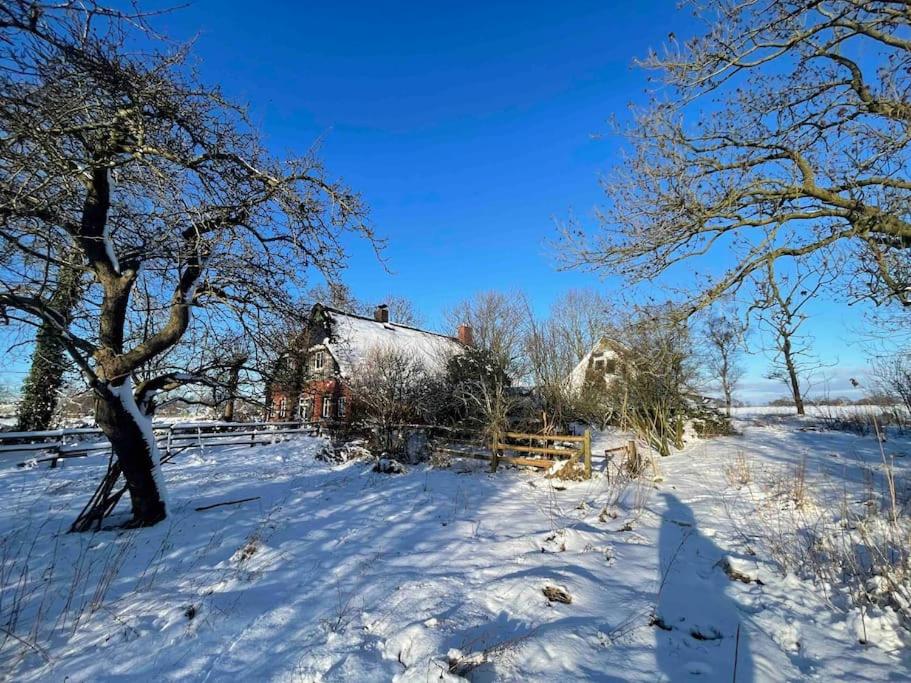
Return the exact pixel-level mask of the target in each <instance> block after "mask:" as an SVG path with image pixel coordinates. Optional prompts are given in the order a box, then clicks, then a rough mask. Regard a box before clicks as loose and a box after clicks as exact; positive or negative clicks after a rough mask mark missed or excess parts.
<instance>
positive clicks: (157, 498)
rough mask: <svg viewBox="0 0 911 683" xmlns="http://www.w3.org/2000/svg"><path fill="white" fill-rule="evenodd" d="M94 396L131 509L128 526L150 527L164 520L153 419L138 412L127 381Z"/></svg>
mask: <svg viewBox="0 0 911 683" xmlns="http://www.w3.org/2000/svg"><path fill="white" fill-rule="evenodd" d="M100 393H101V395H99V394H98V393H96V398H95V421H96V422H97V423H98V426H99V427H100V428H101V430H102V431H103V432H104V433H105V435H106V436H107V437H108V439H109V440H110V442H111V446H112V447H113V450H114V454H115V455H116V456H117V462H118V464H119V465H120V469H121V471H122V472H123V477H124V479H126V483H127V491H128V493H129V494H130V502H131V504H132V508H133V520H132V522H131V523H130V526H152V525H153V524H157V523H158V522H160V521H161V520H163V519H164V518H165V516H166V514H167V513H166V509H165V499H164V494H165V491H164V482H163V479H162V477H161V464H160V458H159V453H158V445H157V444H156V443H155V435H154V433H153V432H152V419H151V418H150V417H148V416H146V415H144V414H142V412H140V410H139V408H138V407H137V406H136V401H135V400H134V398H133V392H132V387H131V386H130V382H129V381H128V380H127V381H125V382H123V383H122V384H120V385H117V386H115V385H113V384H110V385H108V386H107V387H105V388H104V389H103V390H102V391H101V392H100Z"/></svg>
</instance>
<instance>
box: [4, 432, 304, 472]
mask: <svg viewBox="0 0 911 683" xmlns="http://www.w3.org/2000/svg"><path fill="white" fill-rule="evenodd" d="M152 431H153V432H154V433H155V437H156V441H157V442H158V446H159V448H160V449H161V450H162V452H163V454H164V455H172V454H176V453H179V452H182V451H184V450H187V449H189V448H203V447H205V446H216V445H218V446H243V445H249V446H256V445H260V444H270V443H275V442H276V441H278V440H284V439H286V438H288V437H289V436H292V435H295V434H308V433H312V431H313V430H312V428H311V427H308V426H305V425H304V424H302V423H300V422H201V423H174V424H167V425H163V424H157V425H154V426H153V428H152ZM110 450H111V444H110V443H109V442H108V440H107V439H106V438H105V436H104V433H103V432H102V431H101V430H100V429H98V428H96V427H81V428H78V429H55V430H47V431H42V432H0V458H2V457H3V456H4V455H5V454H11V455H12V454H16V455H18V456H20V457H21V456H22V455H27V454H29V453H35V454H40V455H43V456H44V457H40V458H37V460H38V462H50V463H51V467H56V466H57V464H58V462H59V461H60V460H61V459H65V458H81V457H86V456H88V455H97V454H103V453H109V452H110ZM24 464H25V463H20V466H22V465H24Z"/></svg>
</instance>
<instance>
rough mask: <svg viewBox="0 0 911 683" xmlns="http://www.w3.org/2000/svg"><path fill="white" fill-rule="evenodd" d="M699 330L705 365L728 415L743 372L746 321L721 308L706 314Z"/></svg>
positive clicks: (732, 311) (731, 311)
mask: <svg viewBox="0 0 911 683" xmlns="http://www.w3.org/2000/svg"><path fill="white" fill-rule="evenodd" d="M702 333H703V347H704V357H705V365H706V368H707V370H708V371H709V373H710V375H711V379H712V380H713V381H716V382H718V385H719V386H720V387H721V392H722V394H723V395H724V406H725V411H726V412H727V414H728V415H730V414H731V405H732V403H733V400H734V389H735V387H736V386H737V383H738V382H739V381H740V379H741V378H742V377H743V375H744V367H743V365H742V363H741V359H742V356H743V353H744V335H745V334H746V323H745V322H743V321H741V320H740V318H739V317H738V315H737V312H736V311H734V310H731V309H721V310H719V311H716V312H713V313H712V314H710V315H709V317H708V319H707V320H706V321H705V325H704V326H703V330H702Z"/></svg>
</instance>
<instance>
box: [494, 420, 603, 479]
mask: <svg viewBox="0 0 911 683" xmlns="http://www.w3.org/2000/svg"><path fill="white" fill-rule="evenodd" d="M503 438H504V440H503V441H501V440H500V439H498V438H496V437H494V440H493V443H492V444H491V448H490V452H491V456H490V471H491V472H496V471H497V466H498V465H499V463H500V462H505V463H508V464H512V465H526V466H528V467H539V468H542V469H548V468H550V467H551V466H552V465H553V464H554V462H557V461H556V460H555V459H553V458H524V457H521V456H520V457H515V456H504V455H502V453H503V451H511V452H514V453H533V454H540V455H545V456H547V455H553V456H558V457H560V458H561V459H565V460H568V461H570V462H578V460H579V459H580V458H581V459H582V469H583V473H584V476H585V478H586V479H590V478H591V476H592V433H591V430H588V429H586V430H585V433H584V434H583V435H581V436H577V435H571V434H524V433H521V432H506V433H505V434H503ZM510 439H511V440H513V441H514V440H517V439H522V440H527V441H543V442H545V443H547V442H550V441H555V442H561V441H563V442H570V443H578V444H580V446H579V447H578V448H556V447H552V448H551V447H547V446H531V445H528V446H525V445H522V444H517V443H511V442H510Z"/></svg>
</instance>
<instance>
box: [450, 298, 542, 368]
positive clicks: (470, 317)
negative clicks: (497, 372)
mask: <svg viewBox="0 0 911 683" xmlns="http://www.w3.org/2000/svg"><path fill="white" fill-rule="evenodd" d="M527 309H528V305H527V302H526V300H525V295H524V294H521V293H505V292H495V291H489V292H479V293H477V294H475V295H474V296H473V297H472V298H470V299H466V300H465V301H462V302H461V303H459V304H457V305H456V306H454V307H453V308H452V309H451V310H449V311H447V312H446V313H445V315H444V318H445V320H446V323H447V326H448V327H449V329H451V330H454V329H456V328H457V327H458V326H459V325H463V324H466V325H471V328H472V331H473V336H474V344H475V346H477V347H478V348H480V349H484V350H485V351H486V352H488V353H489V354H490V355H491V356H493V357H494V358H495V359H496V367H497V368H501V369H504V370H505V371H506V372H507V373H508V374H509V376H510V377H511V378H513V379H516V378H519V377H523V376H524V375H525V373H526V372H527V370H528V363H527V359H526V357H525V325H526V322H527V319H528V317H527Z"/></svg>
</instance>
